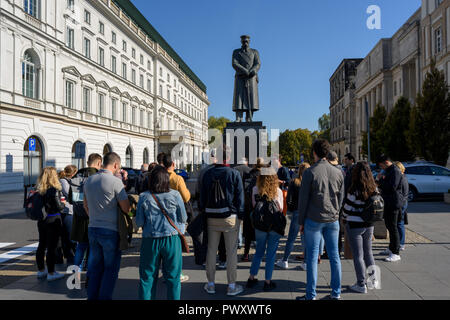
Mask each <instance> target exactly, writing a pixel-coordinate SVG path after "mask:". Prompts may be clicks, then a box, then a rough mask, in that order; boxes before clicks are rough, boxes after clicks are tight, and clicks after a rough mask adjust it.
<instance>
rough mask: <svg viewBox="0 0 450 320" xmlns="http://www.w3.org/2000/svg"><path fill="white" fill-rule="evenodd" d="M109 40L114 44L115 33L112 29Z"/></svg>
mask: <svg viewBox="0 0 450 320" xmlns="http://www.w3.org/2000/svg"><path fill="white" fill-rule="evenodd" d="M111 42H112V43H114V44H116V43H117V35H116V33H115V32H114V31H111Z"/></svg>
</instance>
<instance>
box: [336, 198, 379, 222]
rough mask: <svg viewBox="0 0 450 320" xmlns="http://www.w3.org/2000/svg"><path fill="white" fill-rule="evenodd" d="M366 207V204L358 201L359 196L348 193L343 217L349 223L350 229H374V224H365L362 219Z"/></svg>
mask: <svg viewBox="0 0 450 320" xmlns="http://www.w3.org/2000/svg"><path fill="white" fill-rule="evenodd" d="M365 206H366V202H365V201H362V200H360V199H357V194H352V193H347V198H346V199H345V201H344V208H343V213H342V216H343V218H344V220H346V221H347V223H348V225H349V227H350V229H354V228H370V227H373V223H371V222H364V220H363V219H362V218H361V213H362V211H363V210H364V207H365Z"/></svg>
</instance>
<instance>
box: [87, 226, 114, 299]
mask: <svg viewBox="0 0 450 320" xmlns="http://www.w3.org/2000/svg"><path fill="white" fill-rule="evenodd" d="M88 230H89V231H88V236H89V259H88V270H89V285H88V289H87V293H88V300H112V294H113V291H114V286H115V285H116V281H117V278H118V276H119V270H120V260H121V251H120V249H119V233H118V232H117V231H113V230H108V229H104V228H89V229H88Z"/></svg>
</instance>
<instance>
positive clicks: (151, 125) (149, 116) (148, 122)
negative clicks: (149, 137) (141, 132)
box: [147, 112, 153, 129]
mask: <svg viewBox="0 0 450 320" xmlns="http://www.w3.org/2000/svg"><path fill="white" fill-rule="evenodd" d="M152 127H153V123H152V113H151V112H148V113H147V128H148V129H151V128H152Z"/></svg>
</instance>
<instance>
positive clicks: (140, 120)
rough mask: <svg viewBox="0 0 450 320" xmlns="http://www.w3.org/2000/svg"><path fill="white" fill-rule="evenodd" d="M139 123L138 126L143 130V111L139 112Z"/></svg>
mask: <svg viewBox="0 0 450 320" xmlns="http://www.w3.org/2000/svg"><path fill="white" fill-rule="evenodd" d="M139 123H140V126H141V127H142V128H143V127H144V110H142V109H141V110H140V115H139Z"/></svg>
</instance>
